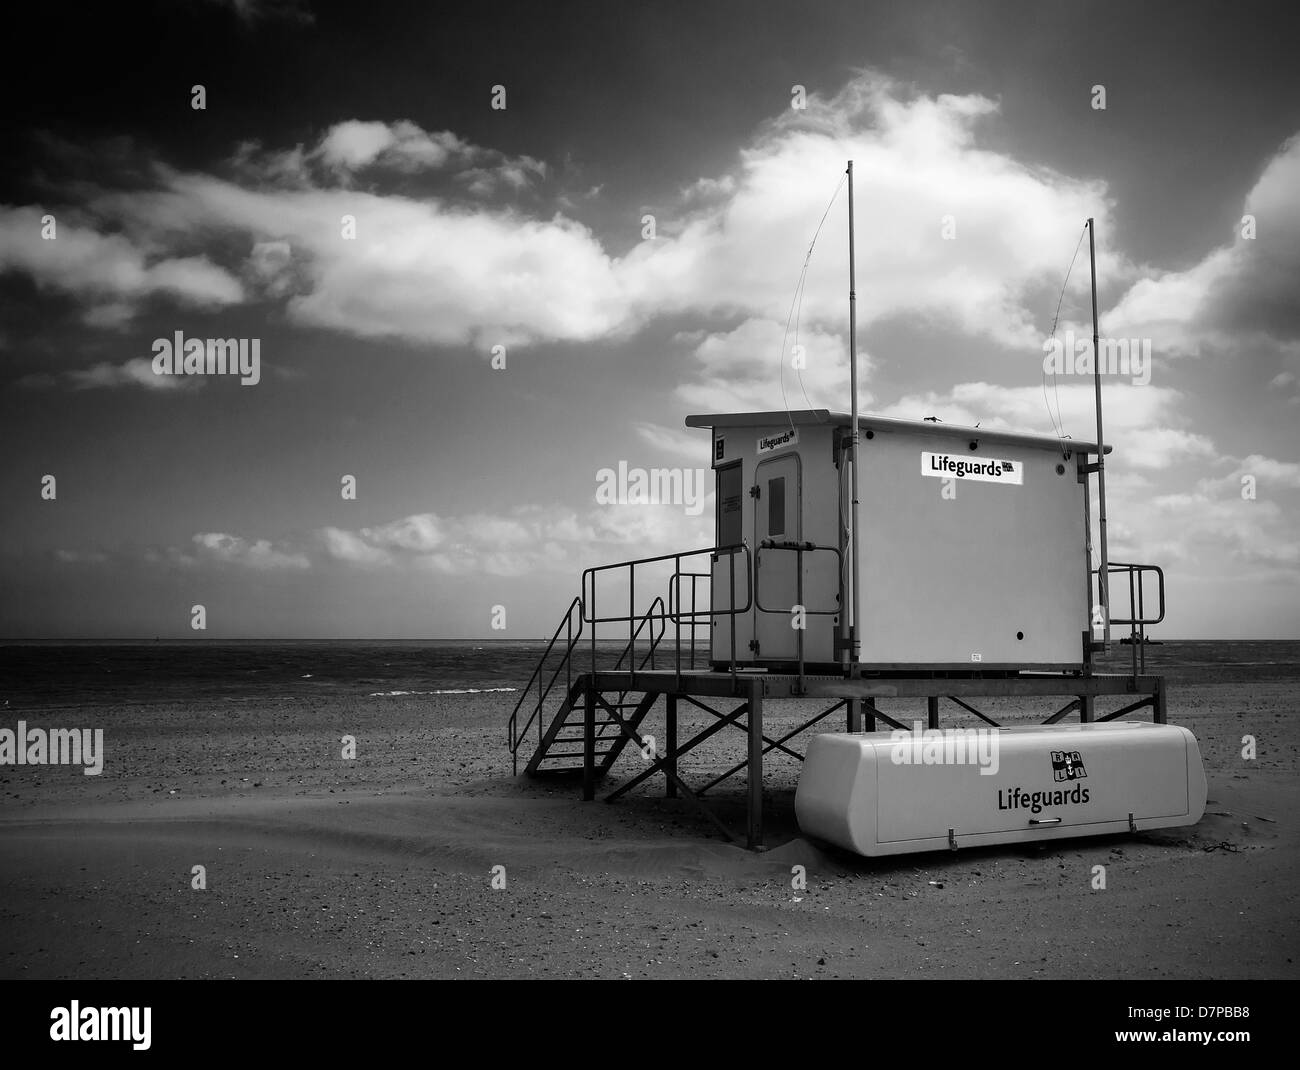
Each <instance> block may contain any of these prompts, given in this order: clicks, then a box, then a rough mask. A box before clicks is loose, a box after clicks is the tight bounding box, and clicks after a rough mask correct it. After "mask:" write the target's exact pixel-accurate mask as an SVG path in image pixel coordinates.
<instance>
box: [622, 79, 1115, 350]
mask: <svg viewBox="0 0 1300 1070" xmlns="http://www.w3.org/2000/svg"><path fill="white" fill-rule="evenodd" d="M996 111H997V104H996V103H995V102H994V101H991V100H989V99H987V98H985V97H981V96H978V95H967V96H954V95H949V94H942V95H938V96H930V95H926V94H923V93H917V92H915V91H912V90H910V89H909V88H908V87H906V86H904V85H903V84H901V83H899V82H897V81H894V80H892V79H889V78H886V77H884V76H882V75H879V74H875V73H871V72H867V73H864V74H861V75H859V76H858V77H856V78H854V79H853V80H851V81H850V82H849V83H848V84H847V85H846V86H845V87H844V89H842V90H841V91H840V92H839V93H837V94H835V95H833V96H831V97H825V98H823V97H819V96H816V95H814V96H811V97H809V98H808V108H807V110H806V111H794V110H793V109H790V110H787V111H786V112H785V113H783V114H782V115H780V116H779V117H777V118H775V119H773V120H771V121H770V122H768V123H766V124H765V125H764V126H763V127H762V128H761V129H760V130H759V131H758V133H757V134H756V135H755V137H754V138H753V140H752V141H751V143H750V145H749V146H747V147H746V148H744V149H743V150H742V151H741V153H740V159H739V163H738V166H737V168H736V170H735V172H734V173H733V174H730V175H727V176H722V177H720V178H718V179H715V180H712V181H707V180H706V181H703V182H700V183H696V185H695V186H694V187H692V188H691V189H690V190H689V191H688V195H687V196H686V197H685V198H684V199H683V204H684V205H685V207H686V208H688V209H692V210H688V211H687V212H686V213H685V214H684V215H682V214H679V212H678V209H679V208H680V207H682V206H679V205H666V206H664V208H663V209H662V211H661V212H660V213H659V214H658V216H657V219H658V223H659V231H660V233H661V234H663V233H665V232H667V236H666V237H663V238H661V239H658V240H656V241H652V242H643V243H641V245H639V246H638V247H636V248H635V249H633V250H632V251H631V252H630V253H629V254H628V256H627V257H626V258H625V260H624V261H623V262H622V263H621V264H620V265H619V270H620V275H621V276H622V277H623V279H624V281H625V284H626V286H627V288H628V292H629V294H630V295H631V298H632V300H633V301H634V302H636V303H638V304H643V305H644V306H645V307H646V308H654V309H656V310H658V311H664V310H668V309H672V310H693V311H703V312H716V313H718V314H724V315H733V316H745V317H749V318H758V319H766V320H774V321H784V318H785V315H786V311H787V309H788V308H789V305H790V301H791V297H792V295H793V293H794V290H795V284H796V281H797V276H798V270H799V267H800V265H801V264H802V261H803V259H804V256H805V254H806V252H807V249H808V245H809V242H810V240H811V239H812V237H813V233H814V231H815V230H816V228H817V225H818V223H819V221H820V220H821V219H822V217H823V215H824V213H826V210H827V203H828V201H829V200H830V199H831V195H832V192H833V191H834V189H835V183H836V181H837V180H838V176H839V175H840V174H842V173H843V171H844V168H845V161H846V160H849V159H852V160H853V161H854V174H855V182H856V186H857V189H858V191H859V192H860V193H861V192H869V197H865V198H861V199H860V200H859V202H858V206H857V208H858V219H857V264H858V314H859V321H860V323H861V325H862V326H864V327H866V326H869V325H870V324H872V323H875V322H879V321H882V320H886V319H889V318H891V317H897V316H903V315H910V316H913V317H918V318H919V319H921V320H923V321H924V320H930V321H934V322H937V323H942V324H944V325H948V326H951V327H953V328H956V329H958V330H962V331H965V332H967V333H969V334H973V335H984V336H987V337H989V338H991V339H994V340H996V341H999V342H1002V343H1003V344H1006V345H1009V346H1027V345H1035V346H1036V345H1037V344H1038V341H1039V340H1040V338H1041V333H1042V330H1041V325H1037V324H1036V323H1035V315H1034V314H1033V312H1031V309H1034V308H1039V307H1041V305H1042V304H1043V303H1044V302H1042V301H1034V300H1031V298H1033V297H1035V295H1037V294H1038V293H1039V292H1040V291H1042V290H1045V287H1044V282H1043V280H1045V279H1051V280H1056V279H1058V278H1059V276H1060V273H1061V270H1062V266H1063V265H1062V263H1061V261H1062V260H1063V257H1064V251H1065V250H1068V249H1070V248H1072V247H1073V246H1074V244H1075V242H1076V240H1077V236H1078V231H1079V227H1080V226H1081V224H1082V221H1083V219H1084V218H1086V217H1087V216H1090V215H1091V216H1096V217H1098V218H1099V220H1101V221H1103V222H1104V221H1105V220H1107V219H1108V218H1109V214H1110V211H1111V205H1110V203H1109V200H1108V197H1107V194H1106V188H1105V186H1104V185H1103V184H1102V183H1100V182H1090V181H1083V180H1077V179H1072V178H1069V177H1067V176H1065V175H1061V174H1059V173H1056V172H1053V171H1051V170H1049V169H1046V168H1042V167H1033V166H1029V165H1026V164H1023V163H1021V162H1020V161H1018V160H1016V159H1014V158H1012V157H1010V156H1008V155H1006V154H1004V153H999V152H996V151H992V150H990V149H986V148H982V147H980V145H979V131H980V125H981V123H982V122H983V121H985V120H986V119H987V118H988V117H989V116H991V115H993V114H995V113H996ZM701 198H702V199H704V200H705V201H706V206H705V207H704V208H701V209H699V210H693V206H694V204H695V202H696V201H698V200H699V199H701ZM949 219H950V221H951V223H952V225H953V226H954V227H955V237H954V238H953V239H952V240H945V238H944V224H945V221H946V220H949ZM846 220H847V212H846V202H845V195H844V193H843V191H842V190H841V191H840V192H839V194H838V197H837V198H836V200H835V203H834V205H833V206H832V208H831V211H830V214H829V215H828V216H827V217H826V222H825V229H824V230H823V233H822V234H821V236H820V238H819V244H818V246H817V249H816V254H815V256H814V257H813V259H812V261H811V263H810V265H809V270H808V276H807V282H806V286H805V293H804V300H803V319H804V322H805V323H807V324H809V325H812V326H816V327H821V328H827V327H829V326H831V325H834V326H836V327H837V328H839V329H840V330H841V331H842V330H843V325H844V321H845V320H846V319H847V311H846V308H845V305H846V297H847V294H846V293H845V290H846V288H847V279H848V264H847V250H846V248H845V246H846V242H845V241H844V232H845V228H846ZM1104 260H1105V265H1104V266H1105V268H1106V269H1108V273H1109V277H1121V276H1125V275H1127V274H1128V273H1129V272H1131V266H1129V265H1127V264H1125V263H1124V262H1123V261H1121V260H1120V259H1119V258H1118V257H1117V256H1115V255H1114V254H1105V256H1104Z"/></svg>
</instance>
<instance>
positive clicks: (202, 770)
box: [0, 678, 1300, 979]
mask: <svg viewBox="0 0 1300 1070" xmlns="http://www.w3.org/2000/svg"><path fill="white" fill-rule="evenodd" d="M514 698H515V696H514V695H512V694H509V693H503V694H479V695H473V694H470V695H442V696H412V697H392V696H365V697H356V696H335V697H330V698H307V697H289V698H282V699H279V700H265V699H256V700H254V699H249V700H239V699H234V698H230V697H226V698H222V699H211V700H203V701H200V702H196V703H190V704H181V703H175V702H170V701H169V702H160V703H148V702H136V703H131V704H125V705H121V706H107V707H99V708H95V709H93V710H86V709H80V708H77V707H64V708H59V707H49V708H46V709H43V710H40V711H38V712H29V713H26V714H24V715H23V716H25V717H26V718H27V720H28V722H29V723H32V724H48V725H50V726H84V725H91V726H94V725H102V726H104V727H105V728H106V732H105V749H106V755H105V768H104V772H103V774H102V775H100V776H84V775H83V774H82V773H81V771H80V770H79V769H75V768H67V767H33V766H21V767H20V766H3V767H0V798H3V807H0V975H3V976H5V977H9V978H37V977H39V978H114V977H126V978H168V977H177V978H200V977H211V978H217V977H287V978H306V977H322V978H324V977H384V978H388V977H432V978H455V977H483V978H489V977H575V978H576V977H602V978H620V977H631V978H643V977H781V978H793V977H814V978H816V977H878V978H918V977H964V978H976V977H979V978H983V977H999V978H1005V977H1024V978H1049V979H1050V978H1248V977H1250V978H1283V977H1296V976H1300V969H1298V968H1297V965H1296V959H1297V954H1298V952H1300V936H1298V935H1297V927H1296V925H1295V919H1296V917H1297V891H1296V889H1297V878H1298V877H1300V863H1298V861H1297V860H1298V858H1300V856H1298V854H1297V851H1296V848H1297V846H1298V845H1300V806H1297V803H1300V789H1298V787H1297V776H1296V773H1297V769H1296V728H1295V722H1294V717H1293V715H1294V712H1295V698H1296V693H1295V685H1294V681H1292V680H1290V679H1286V678H1281V679H1275V680H1266V681H1262V682H1261V681H1258V680H1257V681H1256V682H1255V683H1253V684H1249V685H1245V684H1243V683H1242V682H1241V681H1239V680H1233V681H1230V682H1224V683H1218V684H1215V683H1199V684H1197V685H1196V686H1195V687H1194V688H1189V687H1182V688H1176V689H1175V690H1174V692H1173V694H1172V696H1171V701H1170V720H1171V721H1174V722H1176V723H1180V724H1184V725H1187V726H1188V727H1190V728H1191V729H1192V730H1193V731H1194V732H1195V733H1196V735H1197V737H1198V739H1199V740H1200V744H1201V748H1202V752H1203V754H1204V758H1205V764H1206V769H1207V773H1208V777H1209V785H1210V790H1209V798H1210V802H1209V805H1208V807H1207V812H1206V816H1205V817H1204V819H1203V820H1202V821H1201V822H1200V824H1198V825H1197V826H1195V827H1194V828H1190V829H1179V830H1171V831H1166V832H1152V833H1139V834H1137V835H1133V836H1120V837H1108V838H1103V839H1090V840H1073V841H1064V842H1061V843H1059V844H1053V845H1050V846H1036V847H1033V848H1030V849H1008V848H989V849H978V850H963V851H961V852H958V853H955V854H947V853H945V854H940V855H921V856H910V857H905V858H900V859H885V860H877V861H868V860H866V859H862V858H856V857H854V856H852V855H848V854H844V853H842V852H840V851H838V850H835V849H831V848H819V847H818V846H816V845H814V844H812V843H810V842H808V841H807V840H805V839H803V838H801V837H800V835H799V830H798V828H797V826H796V825H795V823H794V815H793V805H792V798H793V790H794V787H795V783H796V778H797V763H795V762H794V761H793V760H791V759H789V758H787V757H777V758H773V757H771V756H769V759H768V787H769V795H768V803H767V806H768V816H769V821H768V832H767V844H768V849H767V850H766V851H764V852H749V851H746V850H744V849H743V848H742V847H740V846H733V845H729V844H727V843H726V842H724V841H723V840H722V839H721V837H720V836H718V834H717V833H716V832H715V831H714V830H713V829H712V828H711V827H710V826H709V824H708V823H707V822H706V821H705V820H703V819H702V818H700V817H699V816H698V814H697V813H695V812H694V811H693V810H692V809H691V807H690V806H689V804H688V803H686V802H684V801H682V800H667V799H665V798H664V791H663V781H662V779H659V778H655V779H652V780H651V781H650V782H649V783H648V784H646V785H643V786H642V787H641V788H640V789H638V790H637V791H634V792H633V793H632V794H631V795H629V796H627V797H625V798H624V799H622V800H620V801H619V802H617V803H614V804H611V805H607V804H605V803H604V802H603V801H599V800H598V801H596V802H594V803H583V802H581V801H580V792H579V789H578V785H577V784H576V783H574V782H572V781H566V780H556V779H549V780H529V779H527V778H524V777H522V776H521V777H518V778H516V777H513V776H512V775H511V771H510V763H509V755H508V754H507V752H506V750H505V745H504V729H503V725H504V722H505V718H506V716H507V714H508V712H509V710H510V708H511V707H512V706H513V700H514ZM988 708H989V710H990V711H991V712H994V713H995V715H996V716H999V717H1000V718H1002V719H1004V720H1005V722H1006V723H1017V722H1022V721H1025V720H1028V719H1030V716H1029V714H1030V711H1029V710H1028V709H1025V710H1020V711H1017V710H1016V708H1015V707H1014V706H1013V705H1012V704H1011V703H1009V702H1003V703H1001V704H998V703H990V704H989V706H988ZM806 709H807V707H804V706H802V705H801V704H800V703H797V702H790V703H769V704H768V710H767V714H768V719H769V720H768V723H769V724H770V725H772V726H774V727H779V726H780V725H788V726H791V727H792V726H793V725H794V724H796V723H797V720H796V719H797V718H799V717H800V716H801V715H803V714H804V712H805V710H806ZM882 709H883V710H884V711H885V712H887V713H890V714H891V715H893V716H895V717H902V716H904V715H909V716H910V714H911V712H913V711H909V710H908V708H907V707H906V706H905V705H904V704H902V703H896V704H890V703H884V704H882ZM6 712H7V711H6ZM701 716H703V715H701ZM16 718H17V715H16V714H9V715H8V717H7V721H6V723H8V722H9V721H13V720H16ZM661 718H662V709H660V710H659V711H657V712H656V713H655V714H652V715H651V720H650V723H649V725H648V727H646V728H644V729H643V731H650V732H654V731H655V728H656V726H657V725H661V724H662V721H661ZM699 725H700V727H702V726H703V722H699ZM691 726H692V722H691V720H690V718H688V717H686V716H683V731H684V732H685V731H686V730H687V729H688V728H689V727H691ZM1247 733H1250V734H1253V735H1255V736H1256V738H1257V740H1258V746H1259V753H1258V758H1257V759H1256V760H1255V761H1252V762H1246V761H1243V760H1242V758H1241V755H1240V749H1241V742H1240V741H1241V737H1242V736H1243V735H1244V734H1247ZM345 735H351V736H353V737H355V739H356V741H357V756H356V758H355V759H354V760H344V759H343V758H342V757H341V751H342V746H341V744H340V740H341V739H342V737H343V736H345ZM714 742H715V744H716V745H715V746H713V748H712V749H711V750H707V752H706V751H704V750H701V751H697V752H696V753H695V754H694V755H692V758H693V759H694V760H693V761H691V762H686V763H684V764H683V774H684V776H685V777H686V779H687V781H688V782H691V783H700V782H702V781H703V779H704V778H705V775H706V774H708V773H709V772H710V771H711V770H712V771H716V772H720V771H722V770H723V769H725V768H727V766H729V765H730V764H731V763H733V762H735V761H738V760H740V757H741V756H742V748H743V746H744V736H743V735H742V734H741V733H739V732H724V733H722V734H720V736H718V737H715V741H714ZM640 761H641V759H640V757H639V755H637V754H636V753H635V752H634V751H631V750H630V749H629V752H628V754H626V755H625V756H624V757H623V758H622V759H621V760H620V763H619V765H618V766H616V768H615V777H614V779H613V780H612V781H611V784H615V783H617V782H619V781H621V780H623V779H626V778H628V777H629V776H631V775H634V774H635V772H636V771H637V770H638V768H639V765H640ZM742 790H743V780H742V779H741V778H735V779H733V781H731V782H728V784H727V785H724V786H723V788H722V789H720V793H719V794H718V795H717V797H716V798H715V799H714V805H715V806H716V807H717V808H718V812H719V813H720V814H721V815H722V816H723V817H724V819H728V820H729V821H730V823H731V824H732V826H733V827H734V828H736V829H737V830H740V829H741V828H742V827H743V812H744V811H743V799H742V796H741V792H742ZM796 865H802V866H804V867H806V871H807V888H806V890H796V889H795V888H794V887H792V867H794V866H796ZM1096 865H1102V866H1105V867H1106V889H1105V890H1094V889H1093V888H1092V886H1091V885H1092V872H1093V867H1094V866H1096ZM195 866H203V867H205V875H206V888H205V889H201V890H200V889H195V888H193V887H192V886H191V885H192V881H193V876H192V875H193V872H194V868H193V867H195ZM498 866H503V867H505V871H504V883H505V887H504V888H501V887H496V888H494V887H493V883H494V880H493V876H494V867H498ZM496 873H497V877H498V879H497V881H496V883H498V884H500V883H501V881H500V876H501V874H500V871H499V870H498V871H496Z"/></svg>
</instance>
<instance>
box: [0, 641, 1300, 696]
mask: <svg viewBox="0 0 1300 1070" xmlns="http://www.w3.org/2000/svg"><path fill="white" fill-rule="evenodd" d="M625 644H626V639H621V640H620V639H609V640H605V639H601V640H598V641H597V644H596V651H597V662H598V664H600V665H601V666H602V667H608V666H611V665H612V664H613V661H614V659H615V658H616V657H617V656H618V654H619V653H620V652H621V651H622V649H623V647H624V645H625ZM545 645H546V640H529V639H497V640H483V639H428V640H425V639H399V640H390V639H352V640H343V639H293V640H283V639H200V640H168V639H158V640H124V639H119V640H97V639H88V640H67V639H41V640H0V706H7V707H8V708H9V709H10V710H14V709H41V708H49V707H54V706H107V705H115V704H120V703H126V704H138V703H142V702H157V703H164V702H192V701H198V700H210V699H216V700H229V701H247V700H255V699H259V698H269V697H276V698H286V697H288V698H300V699H310V698H313V697H325V696H337V695H352V696H356V697H365V698H382V697H403V698H405V697H418V696H422V695H456V694H476V693H484V692H502V693H509V692H511V691H517V690H519V689H521V688H523V687H524V686H526V685H527V684H528V682H529V679H530V677H531V676H532V673H533V670H534V669H535V668H536V666H537V662H538V659H539V657H540V656H541V653H542V651H543V649H544V647H545ZM638 649H642V647H640V645H639V646H638ZM590 650H591V646H590V640H589V639H587V638H585V637H584V638H583V639H582V640H580V641H579V644H578V647H577V649H576V650H575V652H574V662H573V671H574V672H575V673H578V672H582V671H583V670H584V669H585V668H586V667H587V666H589V665H590V660H591V655H590ZM705 654H706V648H705V647H704V646H703V645H701V646H699V647H697V666H699V665H701V663H702V661H701V659H702V656H704V655H705ZM1132 654H1133V650H1132V648H1131V647H1128V646H1121V645H1120V644H1119V643H1118V642H1115V643H1113V644H1112V649H1111V651H1110V652H1109V654H1107V655H1106V657H1104V658H1100V659H1098V662H1097V665H1098V668H1099V669H1100V671H1102V672H1114V673H1123V672H1128V671H1130V668H1131V664H1132V661H1131V659H1132ZM1145 655H1146V668H1145V671H1146V672H1147V673H1148V674H1151V675H1163V676H1165V677H1166V678H1167V680H1168V684H1169V686H1170V687H1171V688H1178V687H1186V686H1194V685H1196V684H1203V683H1230V682H1241V683H1249V682H1252V681H1255V680H1258V679H1260V678H1263V677H1268V678H1282V679H1298V678H1300V640H1290V639H1287V640H1270V639H1252V640H1242V639H1226V640H1215V639H1190V640H1173V639H1170V640H1161V641H1159V642H1158V643H1153V644H1150V645H1148V646H1147V648H1146V650H1145ZM557 660H558V656H557V652H555V651H553V652H552V654H551V657H550V659H549V660H548V675H549V671H550V669H552V668H553V667H554V666H555V664H556V663H557ZM656 665H657V666H658V667H660V668H669V667H671V666H672V665H673V650H672V647H671V646H667V647H666V648H665V647H663V646H661V648H660V653H659V655H658V656H657V658H656ZM534 686H535V685H534Z"/></svg>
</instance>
